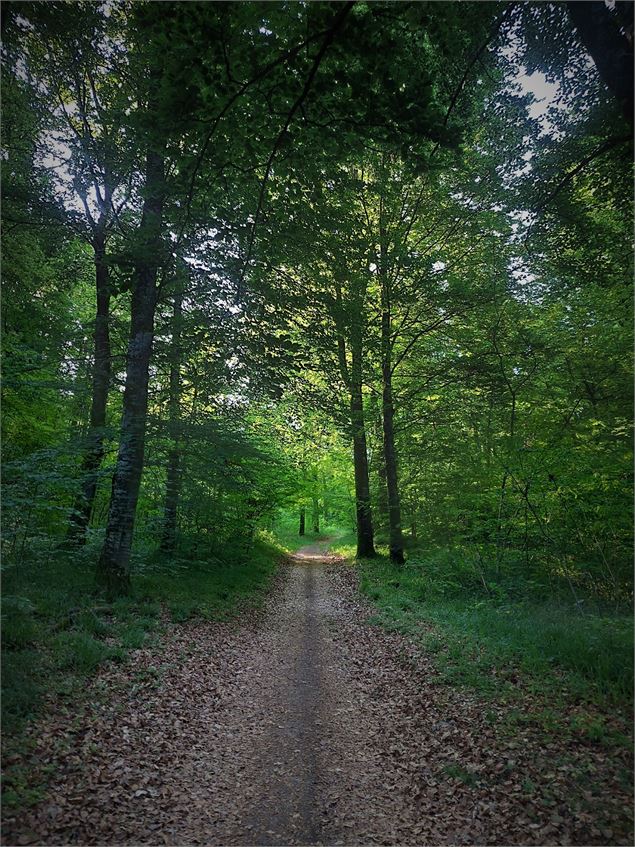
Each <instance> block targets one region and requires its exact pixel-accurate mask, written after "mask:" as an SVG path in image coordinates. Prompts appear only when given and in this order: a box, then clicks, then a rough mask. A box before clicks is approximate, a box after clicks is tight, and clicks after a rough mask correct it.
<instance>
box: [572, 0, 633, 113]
mask: <svg viewBox="0 0 635 847" xmlns="http://www.w3.org/2000/svg"><path fill="white" fill-rule="evenodd" d="M567 7H568V9H569V15H570V16H571V20H572V22H573V25H574V26H575V28H576V30H577V31H578V35H579V36H580V40H581V41H582V43H583V44H584V46H585V47H586V49H587V51H588V52H589V55H590V56H591V58H592V59H593V61H594V62H595V66H596V68H597V69H598V73H599V74H600V76H601V77H602V80H603V82H604V83H605V85H606V86H607V88H608V89H609V91H610V92H611V93H612V94H613V95H614V97H615V98H616V99H617V101H618V103H619V105H620V109H621V111H622V114H623V115H624V117H625V118H626V120H627V122H628V124H629V126H630V127H632V126H633V40H632V39H633V4H632V3H617V4H616V8H615V10H611V9H609V8H608V6H607V5H606V3H604V2H603V0H582V1H581V0H577V1H576V2H569V3H567ZM629 30H630V32H629Z"/></svg>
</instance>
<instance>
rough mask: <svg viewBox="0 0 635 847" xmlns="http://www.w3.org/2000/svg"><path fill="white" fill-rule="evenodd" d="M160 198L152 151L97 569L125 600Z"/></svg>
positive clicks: (159, 164)
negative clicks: (112, 471) (116, 446)
mask: <svg viewBox="0 0 635 847" xmlns="http://www.w3.org/2000/svg"><path fill="white" fill-rule="evenodd" d="M163 192H164V153H163V150H157V149H152V148H151V149H149V150H148V153H147V157H146V179H145V200H144V203H143V214H142V218H141V223H140V227H139V242H140V243H139V247H138V249H139V253H138V255H137V259H136V264H137V266H136V273H135V276H136V280H135V286H134V290H133V294H132V305H131V321H130V339H129V342H128V356H127V363H126V388H125V392H124V397H123V418H122V422H121V436H120V443H119V453H118V456H117V465H116V468H115V475H114V478H113V485H112V496H111V500H110V509H109V511H108V522H107V526H106V537H105V540H104V546H103V549H102V552H101V557H100V559H99V563H98V567H97V582H98V584H99V585H100V586H101V587H102V588H103V589H104V590H105V591H106V593H107V594H108V595H110V596H117V595H119V594H125V593H126V592H127V591H128V590H129V586H130V573H129V563H130V552H131V549H132V536H133V530H134V522H135V514H136V510H137V500H138V498H139V486H140V483H141V474H142V471H143V462H144V446H145V431H146V417H147V411H148V380H149V366H150V356H151V354H152V341H153V338H154V314H155V309H156V300H157V284H156V283H157V271H158V264H159V261H160V259H159V257H160V255H161V219H162V214H163Z"/></svg>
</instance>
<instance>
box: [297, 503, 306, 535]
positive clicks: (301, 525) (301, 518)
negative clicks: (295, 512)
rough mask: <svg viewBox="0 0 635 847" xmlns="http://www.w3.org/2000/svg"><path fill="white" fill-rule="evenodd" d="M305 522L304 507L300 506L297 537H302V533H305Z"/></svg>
mask: <svg viewBox="0 0 635 847" xmlns="http://www.w3.org/2000/svg"><path fill="white" fill-rule="evenodd" d="M305 522H306V509H305V508H304V506H301V507H300V531H299V532H298V535H304V533H305V528H304V526H305Z"/></svg>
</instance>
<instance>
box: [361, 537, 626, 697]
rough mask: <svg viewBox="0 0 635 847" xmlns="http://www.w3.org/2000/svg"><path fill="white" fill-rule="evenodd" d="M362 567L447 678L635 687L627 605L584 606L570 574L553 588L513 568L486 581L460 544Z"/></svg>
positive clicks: (371, 588) (585, 693)
mask: <svg viewBox="0 0 635 847" xmlns="http://www.w3.org/2000/svg"><path fill="white" fill-rule="evenodd" d="M360 567H361V580H362V581H361V585H362V589H363V591H364V592H365V593H366V594H368V596H369V597H370V598H371V599H372V600H373V602H374V603H376V604H377V606H378V608H379V610H380V619H381V620H382V621H383V622H384V623H386V624H387V625H388V626H391V627H396V628H397V629H400V630H403V631H405V632H408V633H409V634H411V635H413V636H415V637H416V638H417V639H419V640H421V641H422V643H423V644H424V645H425V647H426V649H427V650H429V651H430V653H431V654H432V655H433V656H434V658H435V662H436V664H437V667H438V668H439V670H440V672H441V675H442V678H443V679H444V680H446V681H447V682H453V683H459V684H468V685H475V686H477V687H479V688H484V689H486V690H501V689H502V690H506V689H508V688H509V686H510V685H512V684H513V682H514V680H515V679H516V678H517V677H518V676H520V677H522V678H523V679H525V680H527V681H528V684H536V685H538V686H539V687H540V688H542V689H544V690H552V691H555V690H557V689H558V688H559V687H560V688H565V689H569V690H572V691H573V692H574V693H575V694H576V695H578V696H581V697H588V698H590V699H593V700H595V701H598V702H603V701H604V700H605V699H606V698H608V699H609V700H614V701H617V702H620V703H622V702H624V701H626V702H628V701H629V699H630V698H631V697H632V689H633V630H632V626H631V619H630V616H629V615H628V612H627V611H626V610H624V611H623V613H622V614H615V613H608V612H606V611H604V612H602V611H600V610H597V611H592V610H588V611H583V609H582V608H581V605H580V604H579V603H576V602H575V601H574V600H573V598H572V597H571V596H570V595H569V597H567V593H566V592H567V585H566V580H564V581H563V584H562V585H561V586H560V589H559V590H558V589H557V588H556V587H555V586H554V588H553V593H550V592H549V591H548V590H547V588H546V587H545V586H536V584H535V583H534V582H532V581H527V582H525V584H524V586H521V585H519V579H518V578H511V577H510V578H509V579H508V581H507V582H504V581H501V582H500V583H492V584H491V585H490V586H489V587H488V588H487V589H486V588H485V586H484V585H483V584H482V582H481V575H480V574H479V573H478V572H477V571H475V569H474V567H473V564H470V557H469V554H468V555H466V553H465V551H461V550H453V551H448V552H446V553H432V554H429V555H426V554H423V553H419V554H417V555H412V556H411V557H410V558H409V560H408V562H407V563H406V565H405V566H404V567H403V568H401V569H399V570H396V569H395V568H394V567H393V566H391V565H390V564H389V563H388V562H387V561H386V560H385V559H383V558H382V559H379V560H377V561H363V562H361V564H360Z"/></svg>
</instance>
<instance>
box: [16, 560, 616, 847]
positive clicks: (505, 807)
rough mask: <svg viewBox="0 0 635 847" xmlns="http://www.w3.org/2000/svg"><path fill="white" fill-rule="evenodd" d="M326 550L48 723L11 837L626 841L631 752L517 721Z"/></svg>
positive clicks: (185, 631) (193, 627)
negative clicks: (232, 613)
mask: <svg viewBox="0 0 635 847" xmlns="http://www.w3.org/2000/svg"><path fill="white" fill-rule="evenodd" d="M324 549H325V548H324V544H316V545H312V546H309V547H305V548H303V549H302V550H299V551H298V552H297V553H296V554H295V555H294V556H293V557H292V558H291V559H290V561H289V562H288V564H287V565H285V566H283V567H282V568H281V570H280V572H279V574H278V577H277V579H276V582H275V586H274V588H273V590H272V592H271V594H270V595H269V598H268V600H267V602H266V603H265V605H264V607H263V608H262V609H260V610H253V611H251V612H248V613H246V614H245V615H243V616H242V617H240V618H239V619H237V620H235V621H228V622H209V621H198V622H192V621H189V622H186V623H183V624H179V625H176V626H174V627H171V628H169V629H168V630H167V631H166V633H165V634H164V635H163V636H162V638H161V642H160V644H159V645H156V646H155V647H149V648H143V649H139V650H137V651H135V652H134V653H133V654H131V659H130V661H129V662H128V664H126V665H125V666H109V667H105V668H103V669H102V670H101V671H100V672H99V674H98V676H97V678H96V679H95V681H94V682H93V683H92V684H91V686H90V689H89V692H88V696H87V697H86V702H85V704H84V705H83V706H82V708H81V710H80V711H79V712H78V711H77V708H74V709H73V708H72V707H70V706H69V707H67V708H66V709H58V710H57V711H55V712H54V713H50V714H49V715H47V716H45V717H43V718H42V719H40V720H39V721H37V722H35V723H34V724H33V725H32V727H31V729H30V736H31V741H32V746H31V748H30V750H29V753H28V758H29V765H30V767H32V768H37V767H39V768H41V769H42V770H43V771H46V772H47V773H48V774H49V777H50V778H49V785H48V790H47V794H46V797H45V798H44V799H43V800H41V801H40V802H39V803H37V804H36V805H35V806H33V807H31V808H29V809H25V810H22V811H21V812H20V813H19V815H15V816H13V817H12V816H11V815H10V814H7V816H6V817H5V820H4V844H6V845H10V844H174V845H179V844H218V845H220V844H223V845H232V844H236V845H239V844H263V845H264V844H271V845H275V844H332V845H335V844H372V843H377V844H485V843H488V844H631V843H632V831H631V828H630V827H631V820H630V810H631V805H632V797H631V793H630V789H629V785H628V780H625V779H624V773H625V769H626V771H628V767H629V763H628V756H629V754H628V751H626V750H623V749H622V750H618V751H615V752H613V753H610V752H608V751H607V749H606V748H605V747H604V746H602V744H600V743H596V742H593V741H592V740H590V739H583V740H581V739H573V740H571V739H568V740H562V739H559V738H558V737H557V736H549V735H548V734H547V735H545V733H544V731H543V730H541V729H539V728H537V727H532V726H531V725H529V726H523V727H522V728H520V729H518V728H516V729H515V730H514V732H513V733H512V734H510V733H508V732H506V731H505V729H504V727H505V721H504V718H505V715H504V707H499V706H497V705H496V703H492V702H491V701H487V702H485V701H483V700H480V699H479V696H478V695H477V694H476V693H471V692H469V691H467V692H466V691H465V690H462V689H459V688H455V687H451V686H447V685H443V684H440V680H439V678H438V674H437V672H436V671H435V670H434V667H433V666H432V664H431V663H430V662H429V660H428V658H427V657H426V656H425V654H423V653H422V652H421V651H420V649H419V648H417V647H416V646H415V645H414V644H413V642H411V641H409V640H408V639H406V638H405V637H404V636H402V635H400V634H398V633H397V632H390V631H386V630H385V629H383V628H381V627H379V626H377V625H376V624H374V623H373V621H372V617H371V614H372V609H371V607H370V606H369V605H368V604H367V603H366V602H365V601H364V600H363V599H362V598H360V596H359V594H358V591H357V585H356V575H355V571H354V569H353V568H351V567H348V566H346V564H345V563H344V562H343V561H342V560H338V559H337V558H336V557H332V556H328V555H326V554H325V552H324ZM25 755H26V754H25Z"/></svg>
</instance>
